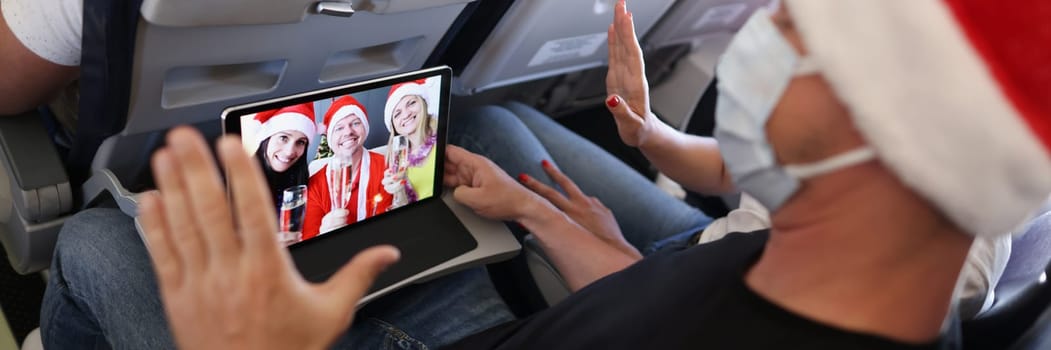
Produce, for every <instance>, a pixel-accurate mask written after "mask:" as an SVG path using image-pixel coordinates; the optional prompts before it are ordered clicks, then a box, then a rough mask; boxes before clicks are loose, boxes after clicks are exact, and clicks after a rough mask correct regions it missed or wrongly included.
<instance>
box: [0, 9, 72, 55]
mask: <svg viewBox="0 0 1051 350" xmlns="http://www.w3.org/2000/svg"><path fill="white" fill-rule="evenodd" d="M83 8H84V2H83V0H0V12H3V15H4V20H5V21H7V26H8V27H10V28H11V32H12V33H14V35H15V37H16V38H18V41H21V42H22V45H24V46H25V47H27V48H29V50H30V51H32V52H33V53H34V54H36V55H37V56H40V57H41V58H43V59H45V60H48V61H51V62H53V63H55V64H60V65H63V66H78V65H80V38H81V33H82V24H83V22H84V10H83Z"/></svg>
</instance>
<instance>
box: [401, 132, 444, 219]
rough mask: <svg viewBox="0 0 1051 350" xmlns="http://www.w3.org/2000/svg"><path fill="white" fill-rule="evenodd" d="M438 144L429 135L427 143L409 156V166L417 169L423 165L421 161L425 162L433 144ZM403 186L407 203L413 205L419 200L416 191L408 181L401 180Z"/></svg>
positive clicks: (435, 137)
mask: <svg viewBox="0 0 1051 350" xmlns="http://www.w3.org/2000/svg"><path fill="white" fill-rule="evenodd" d="M437 142H438V136H437V135H431V136H429V137H427V141H424V142H423V145H422V147H420V148H419V149H417V150H416V152H412V153H410V154H409V166H410V167H418V166H420V164H423V161H425V160H427V156H428V155H430V153H431V149H432V148H434V144H435V143H437ZM402 181H404V182H405V183H404V185H405V196H406V197H408V198H407V199H408V201H409V203H415V202H416V200H417V199H419V195H418V194H416V189H414V188H412V183H411V182H409V179H405V180H402Z"/></svg>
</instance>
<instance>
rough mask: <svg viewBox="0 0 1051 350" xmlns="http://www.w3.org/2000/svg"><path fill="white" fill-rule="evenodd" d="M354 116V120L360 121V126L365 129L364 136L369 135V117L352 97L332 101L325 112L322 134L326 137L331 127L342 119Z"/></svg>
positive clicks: (359, 103) (362, 106) (363, 107)
mask: <svg viewBox="0 0 1051 350" xmlns="http://www.w3.org/2000/svg"><path fill="white" fill-rule="evenodd" d="M350 116H354V117H355V118H358V119H361V124H362V125H363V126H364V127H365V135H368V134H369V115H368V114H367V113H366V111H365V106H364V105H362V104H361V102H358V100H357V99H356V98H354V96H350V95H346V96H343V97H340V98H338V99H336V100H335V101H332V105H331V106H329V107H328V111H327V112H325V121H324V125H325V130H324V133H325V134H326V135H327V134H328V132H329V131H331V128H332V125H335V124H336V122H338V121H340V120H341V119H343V118H346V117H350Z"/></svg>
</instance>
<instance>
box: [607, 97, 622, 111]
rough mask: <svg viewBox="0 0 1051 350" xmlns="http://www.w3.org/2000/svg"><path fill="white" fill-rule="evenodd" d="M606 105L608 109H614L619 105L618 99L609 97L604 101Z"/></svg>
mask: <svg viewBox="0 0 1051 350" xmlns="http://www.w3.org/2000/svg"><path fill="white" fill-rule="evenodd" d="M606 105H607V106H609V108H616V107H617V106H619V105H620V97H618V96H610V97H609V99H607V100H606Z"/></svg>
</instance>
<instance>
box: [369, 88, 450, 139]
mask: <svg viewBox="0 0 1051 350" xmlns="http://www.w3.org/2000/svg"><path fill="white" fill-rule="evenodd" d="M439 79H440V78H438V77H431V78H427V79H418V80H413V81H407V82H404V83H398V84H394V85H393V86H391V87H390V93H388V94H387V105H386V106H385V108H384V109H383V121H384V122H385V123H386V124H387V131H390V132H394V128H393V124H392V120H391V119H392V118H393V117H394V107H395V106H397V105H398V102H399V101H401V99H402V98H403V97H405V96H413V95H416V96H420V97H421V98H423V100H424V101H425V102H427V114H429V115H431V116H432V117H437V116H438V100H437V99H436V98H435V97H436V96H437V93H436V92H435V91H434V90H435V89H440V87H438V86H437V84H438V82H439Z"/></svg>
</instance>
